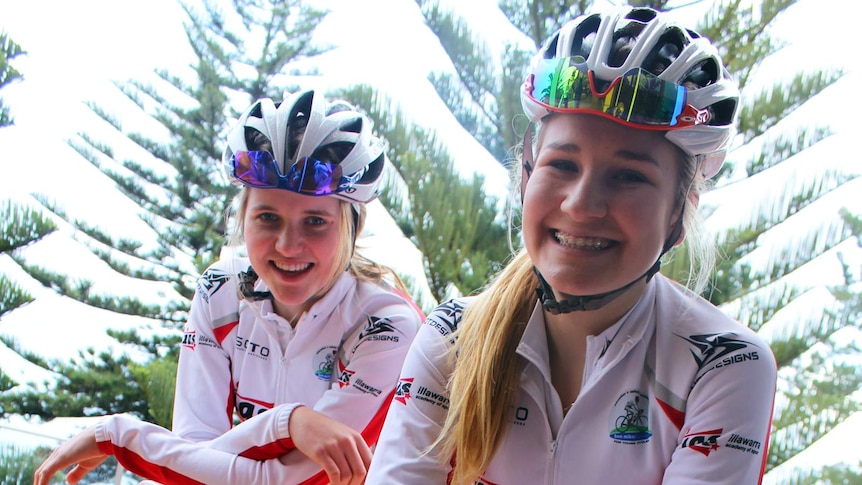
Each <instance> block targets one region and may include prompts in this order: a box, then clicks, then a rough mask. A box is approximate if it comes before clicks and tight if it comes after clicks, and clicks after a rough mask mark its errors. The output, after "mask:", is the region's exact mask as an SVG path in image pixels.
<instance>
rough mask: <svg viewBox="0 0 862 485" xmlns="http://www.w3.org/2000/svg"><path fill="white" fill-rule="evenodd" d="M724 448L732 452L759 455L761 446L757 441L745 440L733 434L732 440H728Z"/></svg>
mask: <svg viewBox="0 0 862 485" xmlns="http://www.w3.org/2000/svg"><path fill="white" fill-rule="evenodd" d="M724 447H725V448H728V449H731V450H738V451H743V452H745V453H751V454H752V455H759V454H760V447H761V444H760V442H759V441H757V440H753V439H751V438H745V437H743V436H740V435H738V434H736V433H733V434H731V435H730V438H728V439H727V443H725V444H724Z"/></svg>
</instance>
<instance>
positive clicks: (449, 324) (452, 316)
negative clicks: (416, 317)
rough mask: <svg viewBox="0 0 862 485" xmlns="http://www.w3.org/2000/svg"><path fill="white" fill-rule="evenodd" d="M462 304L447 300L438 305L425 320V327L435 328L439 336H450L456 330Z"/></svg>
mask: <svg viewBox="0 0 862 485" xmlns="http://www.w3.org/2000/svg"><path fill="white" fill-rule="evenodd" d="M463 312H464V304H463V303H462V302H461V301H459V300H448V301H445V302H443V303H441V304H440V306H438V307H437V308H436V309H435V310H434V311H433V312H431V314H430V315H428V318H427V319H426V320H425V325H430V326H431V327H433V328H435V329H436V330H437V331H438V332H440V335H450V334H451V333H452V332H454V331H455V329H457V328H458V323H459V322H460V321H461V314H462V313H463Z"/></svg>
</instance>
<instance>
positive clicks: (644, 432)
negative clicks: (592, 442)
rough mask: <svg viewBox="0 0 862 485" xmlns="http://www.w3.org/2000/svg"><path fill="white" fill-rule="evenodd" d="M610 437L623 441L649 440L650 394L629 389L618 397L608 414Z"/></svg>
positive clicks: (637, 441)
mask: <svg viewBox="0 0 862 485" xmlns="http://www.w3.org/2000/svg"><path fill="white" fill-rule="evenodd" d="M608 427H609V428H610V430H611V432H610V437H611V438H613V439H614V441H618V442H622V443H643V442H646V441H649V439H650V437H651V436H652V431H650V429H649V396H647V395H646V394H644V393H642V392H641V391H639V390H637V389H633V390H631V391H627V392H625V393H623V394H622V395H621V396H620V397H618V398H617V400H616V402H614V407H613V409H611V412H610V415H609V416H608Z"/></svg>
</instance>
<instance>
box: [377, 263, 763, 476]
mask: <svg viewBox="0 0 862 485" xmlns="http://www.w3.org/2000/svg"><path fill="white" fill-rule="evenodd" d="M470 301H471V298H463V299H455V300H450V301H448V302H445V303H443V304H442V305H440V306H439V307H438V308H437V309H436V310H435V311H434V312H432V313H431V314H430V315H429V316H428V318H427V320H426V322H425V325H423V326H422V328H421V329H420V330H419V333H418V335H417V337H416V340H414V342H413V345H412V347H411V349H410V352H409V353H408V355H407V359H406V360H405V363H404V368H403V370H402V374H401V378H400V384H399V387H398V390H397V392H396V394H395V397H394V402H393V404H392V406H391V408H390V410H389V416H388V417H387V419H386V423H385V424H384V427H383V432H382V435H381V437H380V441H379V443H378V446H377V450H376V451H375V457H374V460H373V461H372V465H371V470H370V472H369V477H368V480H367V481H366V483H368V484H369V485H378V484H386V485H389V484H405V485H414V484H443V483H446V482H447V478H448V474H449V473H450V471H451V466H450V463H451V460H452V457H440V456H439V454H435V453H434V451H431V452H430V453H426V452H427V451H428V449H429V447H430V446H431V444H432V443H433V442H434V440H435V439H436V438H437V437H438V434H439V433H440V430H441V426H442V424H443V422H444V420H445V417H446V413H447V410H448V407H449V394H448V393H447V390H446V384H447V380H448V378H449V376H450V375H451V373H452V368H453V363H452V359H450V358H448V355H449V354H447V349H449V348H451V344H452V340H451V336H450V334H451V333H452V332H453V331H454V330H455V329H456V328H457V327H458V325H459V322H460V320H461V314H462V311H463V310H464V308H465V307H466V306H468V305H469V304H470ZM517 353H518V355H519V356H520V357H521V358H523V359H524V360H525V362H526V366H525V369H524V371H523V373H522V375H521V379H520V389H519V392H518V393H517V396H516V398H515V401H514V404H513V405H511V407H510V409H509V411H508V412H509V418H508V419H509V423H510V424H509V425H508V429H506V430H505V435H504V437H503V441H502V443H501V445H500V447H499V448H498V450H497V451H496V454H495V455H494V457H493V459H492V461H491V463H490V465H489V466H488V468H487V470H486V471H485V473H484V474H483V476H482V478H481V480H480V481H479V482H477V483H481V484H487V485H539V484H573V483H576V484H581V485H592V484H627V483H633V484H638V485H645V484H664V485H671V484H674V485H717V484H733V485H740V484H742V485H751V484H757V483H759V481H760V479H761V477H762V474H763V471H762V470H763V466H764V464H765V460H766V455H767V444H768V440H769V431H770V425H771V420H772V405H773V400H774V395H775V386H776V374H777V369H776V363H775V359H774V357H773V355H772V352H771V351H770V349H769V347H768V346H767V345H766V343H765V342H764V341H763V340H762V339H761V338H759V337H758V336H757V334H756V333H754V332H753V331H751V330H750V329H748V328H747V327H744V326H743V325H740V324H739V323H737V322H735V321H733V320H731V319H729V318H728V317H727V316H725V315H724V314H722V313H721V312H720V311H719V310H718V309H717V308H715V307H714V306H713V305H712V304H710V303H709V302H707V301H705V300H703V299H701V298H698V297H693V296H692V295H691V294H689V293H687V292H686V290H685V289H684V288H682V287H681V286H680V285H678V284H676V283H673V282H671V281H670V280H668V279H666V278H665V277H663V276H661V275H656V276H655V277H654V278H653V279H652V280H651V282H650V283H649V284H648V285H647V290H646V291H645V292H644V295H643V296H642V298H641V299H640V300H639V301H638V303H637V304H636V305H635V306H634V307H633V308H632V309H631V310H630V311H629V312H628V313H627V314H626V315H625V316H624V317H623V318H622V319H621V320H620V321H619V322H617V323H616V324H614V325H613V326H612V327H610V328H608V329H607V330H606V331H604V332H603V333H601V334H599V335H596V336H592V337H590V338H589V339H588V341H587V356H586V364H585V370H584V376H583V385H582V388H581V391H580V394H579V395H578V398H577V400H576V401H575V402H574V404H573V405H572V407H571V409H570V410H569V411H568V413H564V412H563V406H562V404H561V402H560V398H559V396H558V394H557V392H556V391H555V389H554V388H553V386H552V384H551V382H552V381H551V372H550V368H549V364H548V346H547V339H546V334H545V325H544V317H543V313H542V308H541V305H539V304H537V305H536V308H535V310H534V311H533V314H532V317H531V318H530V320H529V322H528V324H527V327H526V329H525V333H524V335H523V337H522V339H521V342H520V344H519V346H518V349H517ZM500 405H501V406H502V405H504V404H503V403H501V404H500ZM454 459H455V460H457V456H456V457H455V458H454Z"/></svg>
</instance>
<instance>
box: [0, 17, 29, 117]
mask: <svg viewBox="0 0 862 485" xmlns="http://www.w3.org/2000/svg"><path fill="white" fill-rule="evenodd" d="M24 54H26V52H25V51H24V49H22V48H21V46H20V45H18V44H16V43H15V41H13V40H12V39H10V38H9V36H8V35H6V33H5V32H0V89H3V88H4V87H6V86H8V85H9V84H10V83H13V82H15V81H19V80H21V79H23V76H22V75H21V73H20V72H18V70H16V69H15V68H14V67H13V66H12V64H11V61H12V60H13V59H15V58H16V57H18V56H21V55H24ZM13 122H14V119H13V117H12V115H11V114H10V112H9V107H8V106H6V105H5V104H3V100H2V99H0V128H2V127H4V126H9V125H11V124H12V123H13Z"/></svg>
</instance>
